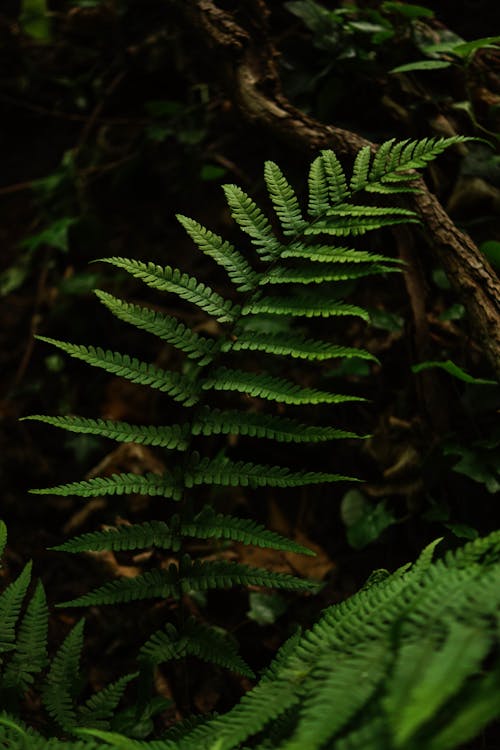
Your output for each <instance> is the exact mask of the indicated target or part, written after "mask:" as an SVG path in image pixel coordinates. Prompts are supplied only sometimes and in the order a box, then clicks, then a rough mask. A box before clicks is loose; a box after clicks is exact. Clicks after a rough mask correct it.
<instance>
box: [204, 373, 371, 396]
mask: <svg viewBox="0 0 500 750" xmlns="http://www.w3.org/2000/svg"><path fill="white" fill-rule="evenodd" d="M202 388H203V389H204V390H210V389H213V390H215V391H226V392H228V391H237V392H238V393H246V394H248V395H249V396H252V397H254V398H264V399H267V400H270V401H279V402H281V403H283V404H341V403H344V402H346V401H364V400H365V399H363V398H361V397H359V396H346V395H343V394H338V393H329V392H328V391H320V390H317V389H316V388H303V387H302V386H300V385H297V384H296V383H294V382H292V381H291V380H285V378H277V377H274V376H272V375H265V374H261V373H254V372H245V371H244V370H230V369H228V368H227V367H219V368H218V369H217V370H215V372H214V373H213V375H212V377H208V378H207V379H206V380H204V381H203V383H202Z"/></svg>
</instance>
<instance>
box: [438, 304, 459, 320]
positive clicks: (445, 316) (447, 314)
mask: <svg viewBox="0 0 500 750" xmlns="http://www.w3.org/2000/svg"><path fill="white" fill-rule="evenodd" d="M464 316H465V307H464V306H463V305H461V304H460V303H459V302H456V303H455V304H453V305H450V307H449V308H448V309H447V310H443V312H442V313H441V315H440V316H439V320H462V318H463V317H464Z"/></svg>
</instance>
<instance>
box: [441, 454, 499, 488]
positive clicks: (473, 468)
mask: <svg viewBox="0 0 500 750" xmlns="http://www.w3.org/2000/svg"><path fill="white" fill-rule="evenodd" d="M443 453H444V455H445V456H450V455H451V456H457V455H458V456H460V460H459V461H458V462H457V463H456V464H455V465H454V466H453V471H456V472H457V473H458V474H464V475H465V476H466V477H469V479H472V480H474V482H479V483H480V484H484V486H485V487H486V489H487V490H488V492H490V493H491V494H495V493H497V492H498V491H499V490H500V451H499V450H498V445H496V446H495V447H494V448H493V449H492V450H488V449H487V448H486V447H485V446H484V445H480V444H479V443H473V444H472V445H471V446H467V447H465V446H463V445H458V444H457V443H448V444H446V445H444V446H443Z"/></svg>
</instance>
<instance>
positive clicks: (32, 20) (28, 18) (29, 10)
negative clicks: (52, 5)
mask: <svg viewBox="0 0 500 750" xmlns="http://www.w3.org/2000/svg"><path fill="white" fill-rule="evenodd" d="M19 24H20V26H21V28H22V30H23V31H24V33H25V34H28V35H29V36H31V37H33V39H37V40H38V41H39V42H49V41H50V39H51V29H50V19H49V14H48V10H47V4H46V0H23V1H22V4H21V14H20V16H19Z"/></svg>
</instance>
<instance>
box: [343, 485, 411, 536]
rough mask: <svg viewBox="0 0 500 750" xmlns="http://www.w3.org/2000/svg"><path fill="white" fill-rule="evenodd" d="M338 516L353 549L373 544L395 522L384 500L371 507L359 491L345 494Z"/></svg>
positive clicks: (350, 491)
mask: <svg viewBox="0 0 500 750" xmlns="http://www.w3.org/2000/svg"><path fill="white" fill-rule="evenodd" d="M340 515H341V518H342V521H343V522H344V524H345V526H346V529H347V541H348V542H349V544H350V545H351V547H354V549H362V548H363V547H366V546H367V545H368V544H370V543H371V542H374V541H375V540H376V539H378V538H379V536H380V534H381V533H382V532H383V531H384V530H385V529H386V528H388V527H389V526H392V524H394V523H396V520H397V519H396V517H395V516H394V514H393V513H392V512H391V511H390V510H388V509H387V505H386V501H385V500H382V501H381V502H379V503H377V504H376V505H372V503H371V502H370V501H369V500H368V499H367V498H366V497H365V496H364V495H363V493H362V492H360V491H359V490H349V491H348V492H346V494H345V495H344V497H343V498H342V502H341V504H340Z"/></svg>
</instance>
